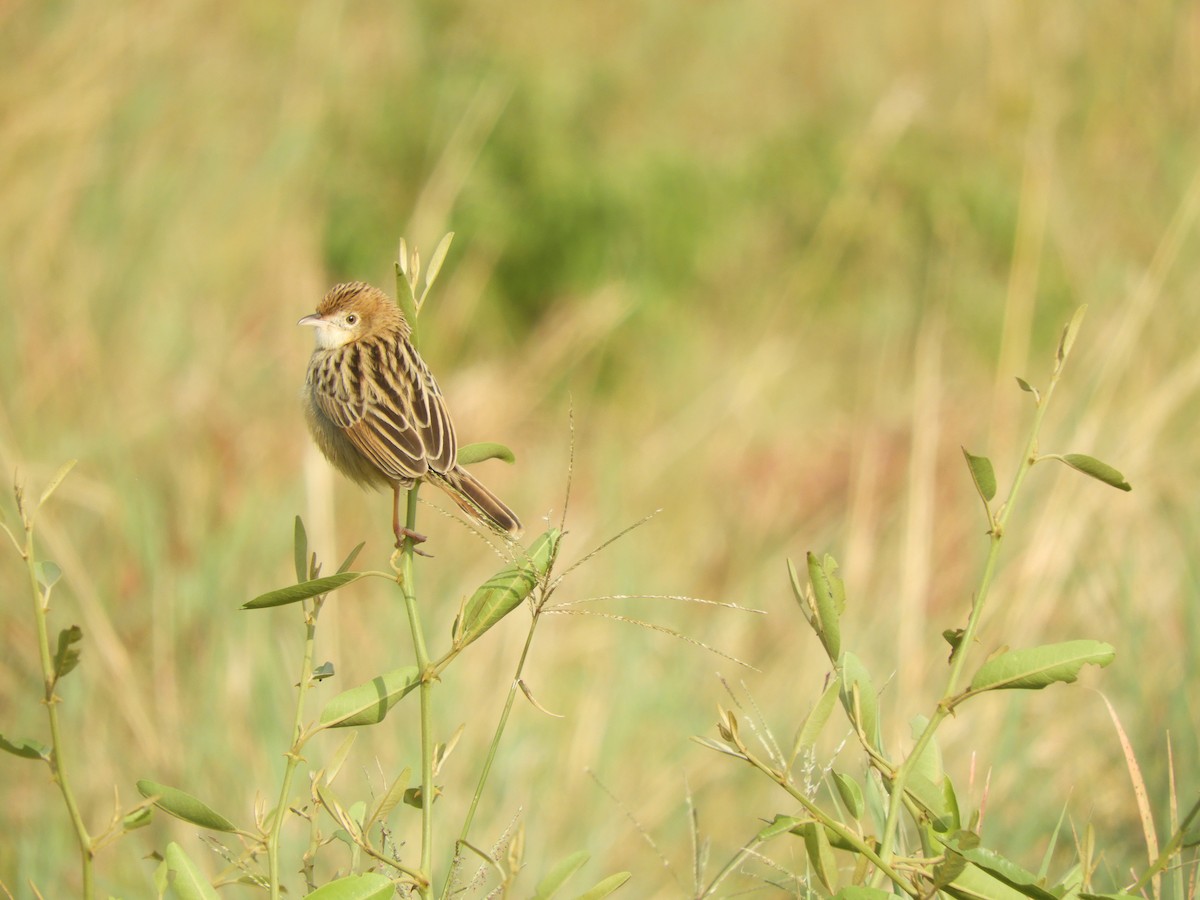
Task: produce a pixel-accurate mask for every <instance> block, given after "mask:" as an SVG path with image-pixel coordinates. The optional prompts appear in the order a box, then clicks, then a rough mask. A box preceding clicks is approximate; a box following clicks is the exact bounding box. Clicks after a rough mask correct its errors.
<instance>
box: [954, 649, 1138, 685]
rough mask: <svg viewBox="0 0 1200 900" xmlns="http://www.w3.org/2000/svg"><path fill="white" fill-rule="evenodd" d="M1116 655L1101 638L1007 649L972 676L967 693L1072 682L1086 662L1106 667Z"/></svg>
mask: <svg viewBox="0 0 1200 900" xmlns="http://www.w3.org/2000/svg"><path fill="white" fill-rule="evenodd" d="M1115 656H1116V650H1114V649H1113V647H1112V645H1111V644H1105V643H1103V642H1101V641H1090V640H1083V641H1064V642H1063V643H1060V644H1046V645H1045V646H1042V647H1030V648H1028V649H1025V650H1009V651H1008V652H1006V653H1001V654H1000V655H999V656H996V657H993V658H992V659H989V660H988V661H987V662H985V663H984V664H983V665H982V666H980V668H979V671H978V672H976V673H975V677H974V678H972V679H971V686H970V689H969V690H970V692H971V693H975V694H977V693H980V692H982V691H995V690H1040V689H1041V688H1044V687H1046V686H1047V685H1050V684H1054V683H1055V682H1057V681H1062V682H1068V683H1069V682H1072V681H1074V680H1075V679H1076V678H1078V677H1079V670H1080V669H1081V668H1083V667H1084V666H1085V665H1094V666H1107V665H1108V664H1109V663H1110V662H1112V661H1113V657H1115Z"/></svg>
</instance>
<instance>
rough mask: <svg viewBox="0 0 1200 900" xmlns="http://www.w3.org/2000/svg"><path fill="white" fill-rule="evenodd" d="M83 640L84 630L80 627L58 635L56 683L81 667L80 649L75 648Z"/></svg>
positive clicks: (55, 666) (55, 664)
mask: <svg viewBox="0 0 1200 900" xmlns="http://www.w3.org/2000/svg"><path fill="white" fill-rule="evenodd" d="M82 640H83V629H82V628H80V627H79V626H78V625H72V626H71V627H70V628H64V629H63V630H62V631H60V632H59V633H58V650H56V651H55V653H54V681H55V683H57V682H58V680H59V679H60V678H62V677H63V676H64V675H66V674H67V673H68V672H70V671H71V670H72V669H74V668H75V667H76V666H77V665H79V648H78V647H76V646H74V645H75V644H78V643H79V642H80V641H82Z"/></svg>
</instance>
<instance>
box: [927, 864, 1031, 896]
mask: <svg viewBox="0 0 1200 900" xmlns="http://www.w3.org/2000/svg"><path fill="white" fill-rule="evenodd" d="M944 890H945V891H946V893H948V894H950V895H951V896H952V897H955V898H957V900H1024V898H1025V895H1024V894H1022V893H1021V892H1020V891H1017V890H1014V889H1013V888H1011V887H1009V886H1008V885H1007V884H1005V883H1004V882H1003V881H1001V880H1000V879H999V878H996V877H995V876H994V875H991V874H989V873H988V872H985V871H984V870H983V869H981V868H979V867H978V866H972V865H965V866H963V869H962V871H961V872H960V873H959V874H958V877H956V878H955V879H954V880H953V881H952V882H951V883H950V884H948V885H947V886H946V887H945V888H944Z"/></svg>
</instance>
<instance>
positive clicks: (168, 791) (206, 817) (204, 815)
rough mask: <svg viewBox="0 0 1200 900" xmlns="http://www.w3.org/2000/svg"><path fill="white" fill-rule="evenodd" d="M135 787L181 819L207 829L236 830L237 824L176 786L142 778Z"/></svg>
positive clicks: (227, 831) (144, 795)
mask: <svg viewBox="0 0 1200 900" xmlns="http://www.w3.org/2000/svg"><path fill="white" fill-rule="evenodd" d="M137 789H138V793H140V794H141V795H142V796H143V797H145V798H146V799H147V800H153V801H154V805H155V806H157V807H158V808H159V809H161V810H162V811H163V812H165V813H167V814H169V815H172V816H174V817H175V818H177V819H183V821H185V822H191V823H192V824H193V825H198V826H200V827H201V828H207V829H208V830H209V831H223V832H226V833H231V832H235V831H237V826H236V825H234V824H233V823H232V822H230V821H229V820H228V819H227V818H225V817H224V816H223V815H221V814H220V813H218V812H215V811H214V810H213V809H212V807H210V806H208V805H207V804H206V803H204V802H202V801H200V800H197V799H196V798H195V797H193V796H192V795H191V794H188V793H185V792H184V791H181V790H179V789H178V788H173V787H170V786H168V785H165V784H159V783H158V782H156V781H148V780H146V779H142V780H141V781H139V782H138V783H137Z"/></svg>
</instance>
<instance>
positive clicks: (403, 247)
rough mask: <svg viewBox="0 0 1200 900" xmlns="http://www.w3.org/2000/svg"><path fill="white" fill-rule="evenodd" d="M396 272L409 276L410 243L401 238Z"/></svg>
mask: <svg viewBox="0 0 1200 900" xmlns="http://www.w3.org/2000/svg"><path fill="white" fill-rule="evenodd" d="M396 271H397V272H399V273H400V274H401V275H404V276H406V277H407V276H408V241H406V240H405V239H404V238H400V247H399V249H398V250H397V252H396Z"/></svg>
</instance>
